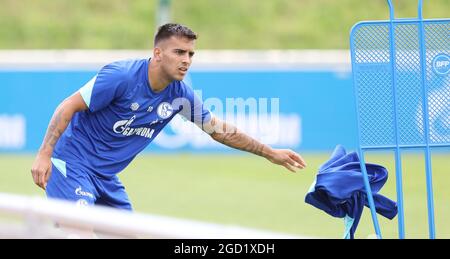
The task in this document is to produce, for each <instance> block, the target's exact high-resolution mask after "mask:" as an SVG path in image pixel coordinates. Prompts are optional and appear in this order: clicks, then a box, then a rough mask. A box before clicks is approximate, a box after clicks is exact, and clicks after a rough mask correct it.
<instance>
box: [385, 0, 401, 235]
mask: <svg viewBox="0 0 450 259" xmlns="http://www.w3.org/2000/svg"><path fill="white" fill-rule="evenodd" d="M388 4H389V13H390V15H389V17H390V29H389V34H390V37H389V38H390V40H389V47H390V53H391V70H392V94H393V95H394V127H395V142H396V143H395V144H396V148H395V175H396V188H397V208H398V236H399V238H400V239H404V238H405V213H404V208H403V177H402V159H401V150H400V146H399V144H400V140H399V134H398V120H397V119H398V108H397V104H398V96H397V87H396V86H397V82H396V73H395V56H396V54H395V25H394V19H395V17H394V7H393V5H392V2H391V0H388Z"/></svg>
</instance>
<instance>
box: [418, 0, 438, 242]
mask: <svg viewBox="0 0 450 259" xmlns="http://www.w3.org/2000/svg"><path fill="white" fill-rule="evenodd" d="M418 19H419V25H420V28H419V39H420V63H421V73H422V107H423V120H424V126H425V171H426V182H427V204H428V230H429V234H430V238H431V239H434V238H436V233H435V224H434V198H433V179H432V168H431V150H430V143H429V140H430V125H429V118H428V86H427V81H426V51H425V28H424V25H423V16H422V0H419V4H418Z"/></svg>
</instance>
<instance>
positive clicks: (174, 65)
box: [158, 36, 195, 81]
mask: <svg viewBox="0 0 450 259" xmlns="http://www.w3.org/2000/svg"><path fill="white" fill-rule="evenodd" d="M194 45H195V41H194V40H190V39H188V38H185V37H175V36H172V37H170V38H169V39H167V40H165V41H163V42H161V44H160V45H159V46H158V48H159V49H160V53H159V61H160V62H161V67H162V70H163V72H164V73H165V76H167V77H168V79H169V80H171V81H172V80H178V81H181V80H183V78H184V76H185V75H186V73H187V71H188V69H189V67H190V66H191V64H192V57H193V56H194Z"/></svg>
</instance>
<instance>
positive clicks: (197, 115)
mask: <svg viewBox="0 0 450 259" xmlns="http://www.w3.org/2000/svg"><path fill="white" fill-rule="evenodd" d="M181 86H182V87H183V88H184V89H183V93H184V95H183V99H184V100H185V101H184V104H183V108H182V109H181V111H180V115H181V116H183V117H184V118H186V119H187V120H190V121H191V122H193V123H195V124H197V125H199V126H202V125H203V124H204V123H206V122H209V121H210V120H211V112H210V111H209V110H208V109H206V108H205V107H204V104H203V101H202V99H200V97H199V96H198V95H197V94H195V92H194V89H192V87H191V86H189V85H187V84H185V83H183V82H182V84H181Z"/></svg>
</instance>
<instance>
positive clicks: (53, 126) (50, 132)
mask: <svg viewBox="0 0 450 259" xmlns="http://www.w3.org/2000/svg"><path fill="white" fill-rule="evenodd" d="M64 114H65V113H64V108H63V107H59V108H58V109H57V110H56V112H55V114H54V115H53V117H52V119H51V121H50V124H49V126H48V129H47V132H46V134H45V138H44V141H43V142H42V145H41V148H40V150H41V151H47V152H48V153H50V154H51V152H52V151H53V148H54V147H55V145H56V143H57V142H58V139H59V137H61V135H62V133H63V132H64V130H65V129H66V128H67V125H68V124H69V122H70V120H69V119H67V118H66V117H65V116H64Z"/></svg>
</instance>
